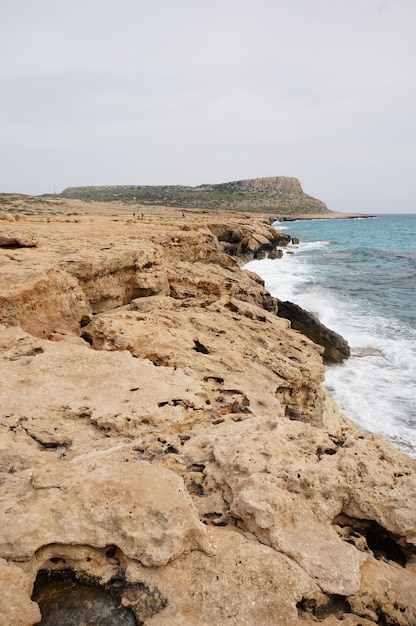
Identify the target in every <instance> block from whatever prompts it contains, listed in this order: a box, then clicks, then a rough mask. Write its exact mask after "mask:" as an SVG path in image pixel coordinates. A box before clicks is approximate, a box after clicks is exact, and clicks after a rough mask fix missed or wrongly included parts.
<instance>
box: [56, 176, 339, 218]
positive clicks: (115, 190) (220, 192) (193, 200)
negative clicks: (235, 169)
mask: <svg viewBox="0 0 416 626" xmlns="http://www.w3.org/2000/svg"><path fill="white" fill-rule="evenodd" d="M60 195H61V197H62V198H76V199H79V200H84V201H91V200H92V201H96V202H123V203H127V204H132V205H144V206H148V205H154V206H170V207H175V208H200V209H231V210H234V211H258V212H270V213H272V212H276V211H280V212H284V213H285V214H296V213H326V212H328V208H327V207H326V205H325V204H324V203H323V202H321V201H320V200H317V199H315V198H312V197H311V196H308V195H307V194H305V193H304V192H303V190H302V187H301V185H300V183H299V181H298V180H297V179H296V178H290V177H285V176H277V177H273V178H258V179H252V180H241V181H235V182H229V183H221V184H218V185H200V186H198V187H186V186H181V185H169V186H157V185H155V186H148V185H142V186H140V185H122V186H112V185H109V186H101V187H68V188H67V189H65V190H64V191H63V192H62V194H60Z"/></svg>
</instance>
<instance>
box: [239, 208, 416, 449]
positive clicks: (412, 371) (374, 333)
mask: <svg viewBox="0 0 416 626" xmlns="http://www.w3.org/2000/svg"><path fill="white" fill-rule="evenodd" d="M274 226H275V228H276V229H277V230H284V231H285V232H287V233H289V234H290V235H292V236H294V237H297V238H299V240H300V244H299V245H289V246H288V248H287V249H286V250H285V252H284V256H283V258H282V259H277V260H269V259H264V260H261V261H252V262H250V263H249V264H247V266H246V267H247V269H250V270H252V271H254V272H256V273H257V274H259V275H260V276H262V278H263V279H264V280H265V282H266V287H267V289H268V290H269V291H270V292H271V293H272V295H274V296H276V297H277V298H280V299H281V300H290V301H292V302H295V303H296V304H299V305H300V306H301V307H303V308H304V309H307V310H308V311H312V312H314V313H317V314H318V316H319V318H320V320H321V321H322V322H323V323H324V324H325V325H326V326H328V327H329V328H332V329H333V330H335V331H337V332H338V333H340V334H341V335H343V336H344V337H345V338H346V339H347V340H348V342H349V344H350V347H351V351H352V356H351V358H350V359H349V360H348V361H346V362H345V363H344V364H342V365H334V366H330V367H327V369H326V378H325V385H326V387H327V388H328V389H329V391H330V392H331V395H332V396H333V397H334V398H335V400H336V401H337V402H338V404H339V406H340V407H341V409H342V410H343V411H344V413H345V414H346V415H347V416H348V417H350V418H351V419H353V420H354V421H355V422H356V423H357V424H358V425H359V426H360V428H361V429H362V430H364V431H365V432H376V433H378V434H380V435H382V436H383V437H385V438H386V439H388V440H389V441H390V442H391V443H393V444H394V445H396V447H398V448H399V449H401V450H403V451H405V452H407V453H408V454H410V455H411V456H414V457H416V215H380V216H376V217H374V218H365V219H348V220H299V221H295V222H284V223H275V224H274Z"/></svg>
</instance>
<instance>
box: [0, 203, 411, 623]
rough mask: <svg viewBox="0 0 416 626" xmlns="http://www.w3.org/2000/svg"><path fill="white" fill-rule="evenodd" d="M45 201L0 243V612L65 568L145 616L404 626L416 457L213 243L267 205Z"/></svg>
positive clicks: (24, 614) (263, 223)
mask: <svg viewBox="0 0 416 626" xmlns="http://www.w3.org/2000/svg"><path fill="white" fill-rule="evenodd" d="M16 202H17V200H16ZM19 202H23V200H19ZM48 202H49V201H47V200H46V199H45V200H42V202H40V201H39V202H38V203H37V205H36V211H37V215H36V217H35V216H33V217H28V218H27V219H28V220H29V221H30V231H31V232H33V234H34V236H35V237H36V238H37V240H38V246H37V247H36V248H30V247H28V248H26V247H16V246H13V245H12V246H11V247H3V248H1V247H0V350H1V354H0V362H1V374H2V375H1V377H0V406H1V407H2V411H1V413H0V483H1V487H2V490H1V497H0V512H1V518H2V519H3V520H8V523H7V524H3V525H2V527H1V529H0V535H1V537H0V577H1V578H2V581H3V587H4V589H6V590H7V594H8V595H7V597H6V595H5V594H3V600H1V599H0V614H2V615H4V616H6V617H5V618H4V619H5V620H6V622H5V623H7V624H15V623H16V624H22V625H23V624H28V625H29V624H32V623H35V622H36V621H37V620H39V612H38V610H37V607H36V605H35V604H34V603H33V602H31V594H32V588H33V586H34V584H35V581H36V580H38V583H39V584H40V581H41V580H42V577H45V576H46V577H52V586H53V584H54V580H55V578H56V579H57V580H58V581H59V580H62V577H64V576H69V577H71V576H72V578H71V579H70V580H71V581H72V583H73V584H74V585H76V584H77V581H81V582H82V581H85V582H87V583H89V584H90V583H91V582H94V583H95V584H98V585H100V588H101V589H104V590H107V591H109V592H111V594H113V596H114V597H116V598H117V602H118V603H119V604H120V605H121V606H125V607H127V608H128V609H129V610H131V611H132V613H133V614H134V615H135V618H136V621H137V623H146V624H149V625H152V624H154V625H162V624H169V625H170V626H171V625H172V624H176V625H179V624H186V625H188V624H192V625H193V626H194V625H197V626H198V625H201V626H202V625H205V624H207V625H208V624H213V623H214V624H218V625H222V624H224V625H226V624H227V625H228V624H235V625H237V624H241V623H245V624H247V625H251V624H252V625H253V626H258V624H262V625H263V624H264V625H268V624H270V625H271V624H273V625H274V624H283V625H290V626H291V625H292V624H293V625H294V624H303V625H310V626H312V624H316V623H321V624H324V625H325V626H336V625H337V624H340V625H341V624H342V626H359V625H361V626H368V625H369V624H371V623H373V624H374V623H380V624H386V625H387V626H392V625H393V624H399V625H400V626H414V623H415V598H414V595H415V594H414V589H416V571H415V565H414V563H415V560H414V559H415V542H416V540H415V532H416V530H415V529H416V518H415V505H414V503H415V501H416V497H415V496H416V467H415V461H414V460H412V459H410V458H409V457H407V456H405V455H403V454H401V453H400V452H398V451H397V450H395V449H394V448H392V447H391V446H390V445H389V444H387V443H386V442H384V441H382V440H381V439H380V438H379V437H375V436H371V435H370V436H365V435H363V434H362V433H360V432H359V430H358V429H357V428H356V427H355V426H354V425H353V424H351V422H350V421H349V420H348V419H347V418H345V417H344V416H342V415H341V414H340V412H339V410H338V409H337V407H335V406H334V403H333V402H332V401H331V400H330V398H329V397H328V394H327V393H326V392H325V390H324V389H323V387H322V381H323V377H324V366H323V362H322V349H321V348H320V347H319V346H317V345H316V344H315V343H313V342H312V341H311V340H309V339H307V338H306V337H305V336H304V335H302V334H301V333H300V332H297V331H295V330H293V329H292V328H291V327H290V323H289V321H288V320H286V319H283V318H279V317H278V316H276V306H277V300H276V299H274V298H272V297H271V296H270V294H268V293H267V291H266V290H265V288H264V283H263V281H262V280H261V279H260V278H259V277H258V276H256V275H255V274H253V273H251V272H247V271H241V270H240V269H239V263H241V258H239V257H238V256H233V257H232V256H230V255H229V254H226V252H225V251H226V250H228V251H229V252H232V253H233V254H234V255H236V254H237V248H238V247H239V246H240V247H242V244H243V242H248V241H250V240H252V241H253V242H254V241H257V244H256V245H258V246H259V248H258V249H257V252H259V253H262V252H264V251H265V250H266V249H267V247H268V246H270V245H272V246H273V245H275V242H274V241H273V243H272V244H271V243H270V242H271V240H270V239H269V235H270V232H269V226H268V221H267V220H264V219H260V220H259V219H258V217H255V218H254V217H252V216H243V217H242V216H241V214H240V215H237V214H234V213H232V212H229V213H226V214H225V213H221V212H219V213H218V214H214V213H212V212H207V213H205V212H198V211H187V212H186V216H185V217H182V215H181V213H180V212H179V213H178V212H175V210H174V209H164V208H163V209H162V208H157V209H156V208H153V209H152V208H150V207H147V208H146V211H145V214H144V217H143V218H140V220H135V221H133V220H132V219H131V214H130V213H129V214H128V215H126V206H125V205H122V204H121V203H119V204H112V205H111V206H107V205H105V204H104V203H101V204H98V205H97V206H96V205H95V204H94V203H89V204H88V210H89V211H90V212H91V213H90V215H88V216H87V215H83V214H82V213H83V211H84V212H85V206H84V205H83V204H82V202H81V201H76V200H66V199H60V200H59V202H60V203H58V205H56V201H55V200H54V201H50V202H49V204H48ZM22 206H23V205H22ZM52 206H53V207H54V210H58V211H59V212H60V217H59V219H56V218H54V217H52V216H51V215H50V210H51V207H52ZM21 208H22V207H20V209H19V208H16V210H21ZM74 210H75V211H77V212H78V213H79V215H78V216H77V218H76V219H75V218H73V217H72V216H67V213H73V212H74ZM48 211H49V212H48ZM94 212H95V214H94ZM178 217H179V219H178ZM41 220H44V221H41ZM67 220H68V221H67ZM217 221H218V224H219V226H218V228H215V227H214V228H212V224H215V223H216V222H217ZM220 239H223V240H220ZM272 239H273V238H272ZM234 240H235V241H234ZM265 240H267V243H266V241H265ZM244 245H246V243H244ZM228 246H230V247H229V248H228ZM257 252H256V253H257ZM58 340H59V341H58ZM5 559H7V561H6V560H5ZM38 583H36V589H38ZM72 583H71V584H72ZM90 587H91V585H90ZM91 589H92V588H91ZM9 590H10V593H9ZM36 593H37V592H36ZM91 593H92V596H91V601H93V596H94V590H93V589H92V591H91ZM36 598H38V596H36ZM38 599H39V598H38ZM39 601H40V599H39ZM0 623H1V622H0Z"/></svg>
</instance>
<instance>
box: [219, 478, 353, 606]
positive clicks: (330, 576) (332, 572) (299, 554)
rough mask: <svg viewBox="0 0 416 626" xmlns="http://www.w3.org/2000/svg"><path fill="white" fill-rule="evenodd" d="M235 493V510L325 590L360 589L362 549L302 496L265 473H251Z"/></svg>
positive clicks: (349, 591)
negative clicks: (346, 540)
mask: <svg viewBox="0 0 416 626" xmlns="http://www.w3.org/2000/svg"><path fill="white" fill-rule="evenodd" d="M233 495H234V499H233V504H232V507H231V513H232V515H234V516H235V517H237V518H238V519H241V520H242V522H243V524H244V527H245V528H247V529H248V530H250V531H251V532H253V533H254V534H255V536H256V537H257V538H258V539H259V541H260V542H261V543H263V544H266V545H270V546H271V547H273V548H275V550H277V551H278V552H281V553H283V554H286V555H287V556H289V557H290V558H292V559H293V560H294V561H296V563H298V564H299V565H300V566H301V567H302V568H303V569H304V570H305V571H307V572H308V573H309V574H310V575H311V576H312V577H313V578H314V579H315V580H316V582H317V583H318V585H319V586H320V588H321V589H322V590H323V591H324V592H326V593H329V594H338V595H342V596H349V595H353V594H354V593H356V592H357V591H358V590H359V588H360V580H361V565H362V563H363V561H364V560H365V557H364V555H363V554H361V553H360V552H358V551H357V550H356V549H355V548H353V547H352V546H351V545H349V544H347V543H344V542H343V541H342V540H341V539H340V538H339V536H338V535H337V533H336V531H335V530H333V529H331V528H328V526H327V525H326V524H324V523H321V522H320V521H319V520H318V519H317V517H316V516H315V515H314V513H313V511H312V510H311V509H310V507H309V506H308V504H307V502H306V501H305V499H304V498H302V497H300V496H299V495H296V494H291V493H288V492H287V491H286V490H284V489H281V488H280V487H279V481H278V480H276V479H275V478H274V477H273V476H267V475H264V474H252V475H251V476H250V477H249V478H247V479H246V480H244V481H242V482H241V484H240V485H239V486H238V488H237V489H235V490H233Z"/></svg>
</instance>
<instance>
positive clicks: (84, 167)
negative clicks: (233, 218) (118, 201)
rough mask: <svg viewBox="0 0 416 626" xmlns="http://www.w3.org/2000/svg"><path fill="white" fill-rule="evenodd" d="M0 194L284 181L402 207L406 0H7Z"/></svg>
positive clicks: (415, 133) (410, 87)
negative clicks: (285, 178)
mask: <svg viewBox="0 0 416 626" xmlns="http://www.w3.org/2000/svg"><path fill="white" fill-rule="evenodd" d="M0 58H1V63H0V192H20V193H28V194H34V195H38V194H43V193H53V192H54V191H56V193H59V192H61V191H62V190H63V189H64V188H65V187H67V186H78V185H112V184H114V185H122V184H131V185H135V184H136V185H157V184H159V185H173V184H182V185H192V186H194V185H199V184H203V183H221V182H228V181H233V180H240V179H243V178H256V177H262V176H281V175H285V176H295V177H297V178H299V180H300V182H301V184H302V187H303V189H304V191H305V192H306V193H308V194H310V195H312V196H314V197H316V198H319V199H321V200H323V201H324V202H325V203H326V204H327V205H328V207H329V208H330V209H332V210H335V211H351V212H356V211H359V212H370V213H374V212H392V213H393V212H398V213H400V212H414V213H416V201H415V169H416V1H415V0H210V1H209V2H208V1H203V0H151V1H150V0H147V1H146V2H145V1H143V0H71V1H69V0H68V1H66V2H64V1H62V0H61V1H59V0H13V2H11V1H10V2H6V1H4V2H3V3H2V11H1V20H0Z"/></svg>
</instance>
